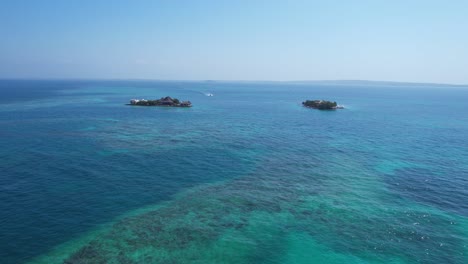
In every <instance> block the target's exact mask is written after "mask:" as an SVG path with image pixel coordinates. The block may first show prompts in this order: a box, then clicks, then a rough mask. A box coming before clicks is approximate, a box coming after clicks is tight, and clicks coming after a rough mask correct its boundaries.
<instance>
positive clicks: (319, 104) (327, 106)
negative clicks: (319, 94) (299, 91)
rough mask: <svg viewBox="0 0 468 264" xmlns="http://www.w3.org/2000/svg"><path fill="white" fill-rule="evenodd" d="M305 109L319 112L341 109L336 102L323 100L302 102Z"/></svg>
mask: <svg viewBox="0 0 468 264" xmlns="http://www.w3.org/2000/svg"><path fill="white" fill-rule="evenodd" d="M302 105H304V106H305V107H310V108H315V109H319V110H333V109H338V108H341V107H339V106H338V104H337V103H336V102H331V101H325V100H306V101H305V102H302Z"/></svg>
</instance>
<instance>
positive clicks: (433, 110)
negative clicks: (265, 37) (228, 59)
mask: <svg viewBox="0 0 468 264" xmlns="http://www.w3.org/2000/svg"><path fill="white" fill-rule="evenodd" d="M16 87H20V88H21V89H19V90H15V89H16ZM15 91H19V92H15ZM28 91H31V93H29V92H28ZM0 93H1V94H2V96H1V97H0V98H1V99H0V125H1V128H2V129H1V130H0V143H1V146H2V148H1V149H0V157H1V159H0V166H1V168H2V176H1V177H0V188H1V192H0V210H1V212H2V214H1V215H0V221H1V223H2V225H0V234H2V235H1V236H0V259H1V260H2V261H1V262H2V263H21V262H32V263H104V262H105V263H315V262H319V261H320V262H323V263H383V262H384V263H466V262H468V257H467V254H468V248H467V247H468V239H467V237H468V221H467V219H468V190H467V188H468V187H467V186H468V184H467V183H468V165H467V163H466V160H468V138H467V136H466V135H468V116H467V115H466V114H465V113H464V109H466V107H467V103H466V102H467V99H468V89H463V88H459V87H443V86H427V87H422V86H418V87H415V86H409V85H403V84H402V85H394V86H388V85H387V86H383V85H378V84H375V85H369V84H366V85H358V84H353V85H337V84H335V85H332V84H323V83H322V84H318V83H316V84H292V83H218V82H142V81H135V82H123V81H122V82H98V81H77V82H71V81H69V82H65V81H63V82H62V81H61V82H58V81H1V82H0ZM208 93H212V94H213V95H214V96H212V97H209V96H206V94H208ZM166 95H170V96H174V97H177V98H180V99H183V100H186V99H188V100H191V101H192V103H193V104H194V107H192V108H190V109H180V108H177V109H176V108H146V107H131V106H126V105H124V104H125V103H126V102H127V101H128V100H129V99H131V98H155V97H156V98H159V97H162V96H166ZM315 98H323V99H332V100H336V101H338V102H339V103H340V104H344V105H345V106H346V109H344V110H340V111H316V110H313V109H306V108H303V107H301V105H300V102H301V101H302V100H305V99H315Z"/></svg>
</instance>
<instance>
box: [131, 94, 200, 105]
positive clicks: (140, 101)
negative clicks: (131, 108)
mask: <svg viewBox="0 0 468 264" xmlns="http://www.w3.org/2000/svg"><path fill="white" fill-rule="evenodd" d="M130 105H138V106H171V107H191V106H192V103H191V102H190V101H180V100H179V99H177V98H172V97H170V96H166V97H162V98H161V99H156V100H146V99H132V100H130Z"/></svg>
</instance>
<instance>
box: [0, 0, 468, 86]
mask: <svg viewBox="0 0 468 264" xmlns="http://www.w3.org/2000/svg"><path fill="white" fill-rule="evenodd" d="M0 35H1V38H0V78H103V79H106V78H119V79H129V78H144V79H177V80H206V79H214V80H337V79H365V80H387V81H412V82H439V83H464V84H467V83H468V1H466V0H458V1H457V0H444V1H442V0H441V1H432V0H405V1H403V0H401V1H400V0H392V1H388V0H385V1H380V0H367V1H364V0H362V1H351V0H350V1H347V0H342V1H338V0H327V1H325V0H324V1H313V0H309V1H294V0H289V1H274V0H270V1H254V0H249V1H242V0H238V1H222V0H212V1H208V0H205V1H203V0H200V1H196V0H193V1H189V0H187V1H177V0H168V1H156V0H140V1H119V0H113V1H98V0H93V1H88V0H80V1H64V0H56V1H53V0H0Z"/></svg>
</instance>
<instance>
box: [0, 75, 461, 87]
mask: <svg viewBox="0 0 468 264" xmlns="http://www.w3.org/2000/svg"><path fill="white" fill-rule="evenodd" d="M0 81H148V82H149V81H159V82H231V83H233V82H239V83H261V82H263V83H265V82H267V83H320V82H322V83H331V82H340V83H345V82H355V83H359V82H361V83H366V82H367V83H381V84H408V85H443V86H462V87H468V84H462V83H441V82H419V81H388V80H363V79H321V80H241V79H239V80H234V79H156V78H154V79H153V78H81V77H80V78H54V77H50V78H49V77H48V78H35V77H31V78H30V77H22V78H9V77H8V78H4V77H0Z"/></svg>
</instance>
